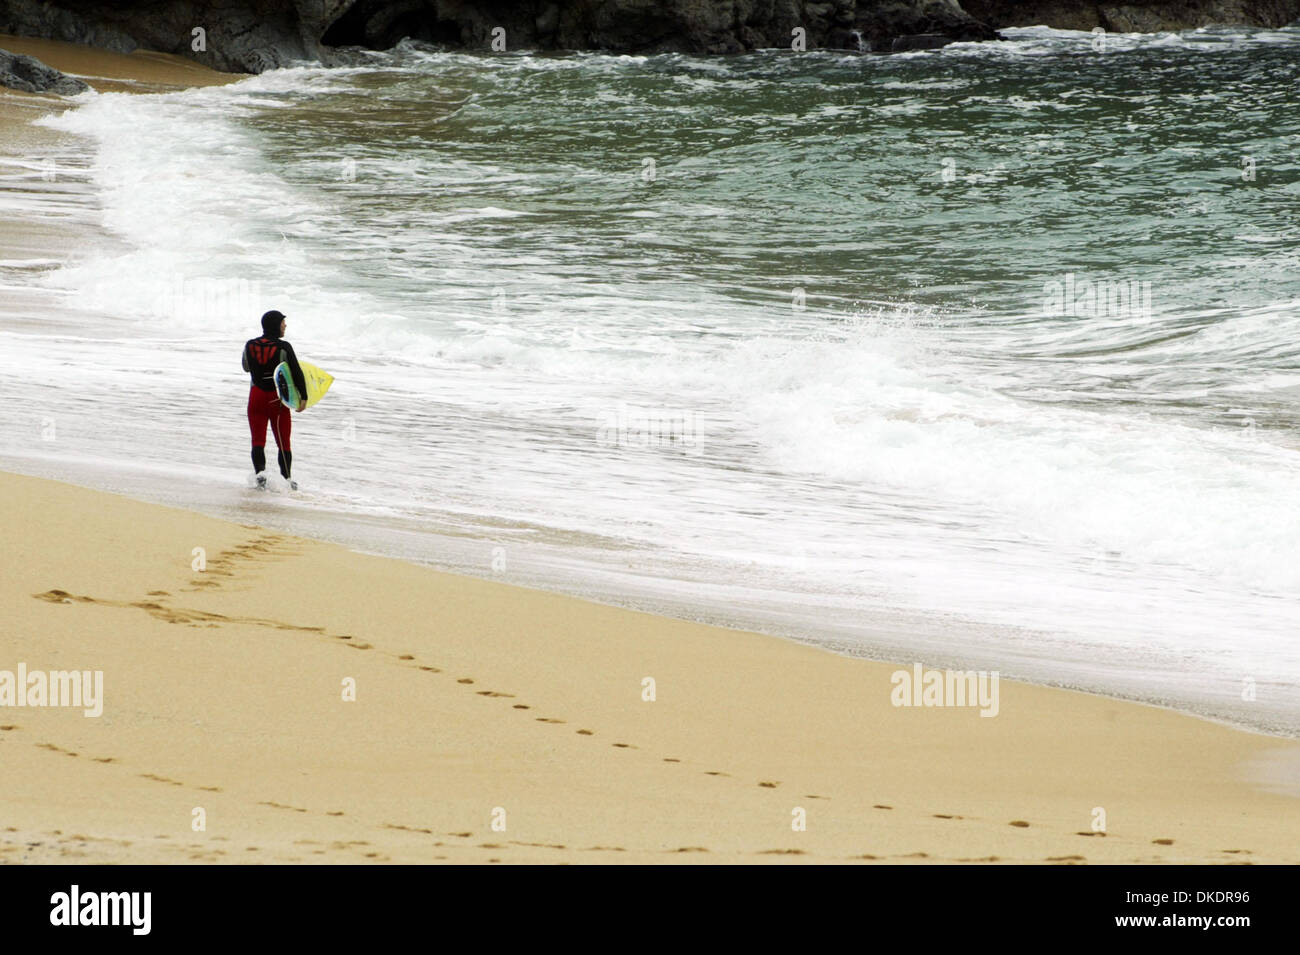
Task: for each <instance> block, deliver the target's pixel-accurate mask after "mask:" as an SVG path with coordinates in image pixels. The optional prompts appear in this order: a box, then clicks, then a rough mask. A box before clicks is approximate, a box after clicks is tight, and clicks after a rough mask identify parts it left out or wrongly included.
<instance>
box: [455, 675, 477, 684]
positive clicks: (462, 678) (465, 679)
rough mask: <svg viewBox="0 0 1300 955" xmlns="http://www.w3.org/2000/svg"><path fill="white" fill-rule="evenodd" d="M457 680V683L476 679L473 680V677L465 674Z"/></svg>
mask: <svg viewBox="0 0 1300 955" xmlns="http://www.w3.org/2000/svg"><path fill="white" fill-rule="evenodd" d="M456 682H457V683H473V682H474V681H473V680H471V679H470V678H469V677H467V676H463V677H461V678H460V679H459V680H457V681H456Z"/></svg>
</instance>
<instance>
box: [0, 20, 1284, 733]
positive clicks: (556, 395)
mask: <svg viewBox="0 0 1300 955" xmlns="http://www.w3.org/2000/svg"><path fill="white" fill-rule="evenodd" d="M1006 32H1007V36H1008V40H1007V41H1006V42H1002V43H986V44H974V43H959V44H953V45H951V46H948V47H946V48H944V49H942V50H939V51H925V52H917V53H906V54H898V55H892V56H870V55H867V56H862V55H855V54H848V53H838V52H815V53H793V52H789V51H780V50H771V51H760V52H755V53H751V54H745V55H738V56H730V57H714V58H698V57H691V56H685V55H677V54H665V55H656V56H611V55H601V54H590V53H587V54H567V55H558V54H554V55H552V54H548V55H540V54H532V55H530V54H495V55H494V54H468V53H455V52H444V51H439V50H438V49H436V48H433V47H429V46H425V45H422V44H415V43H409V42H407V43H404V44H402V45H401V46H399V47H398V48H397V49H395V50H392V51H388V52H384V53H372V54H368V55H367V56H366V57H365V58H364V61H363V62H360V63H359V64H358V65H356V66H353V67H348V68H336V69H325V68H319V67H312V66H304V67H301V68H293V69H286V70H279V71H275V72H271V73H266V74H263V75H261V76H257V77H252V78H249V79H246V80H243V81H241V82H238V83H235V84H232V85H229V86H221V87H210V88H202V89H192V90H187V91H185V92H178V93H168V94H160V95H142V96H134V95H128V94H112V93H105V94H99V93H87V94H83V95H82V96H81V97H79V99H78V104H79V105H78V107H77V108H76V109H74V110H70V111H68V112H66V113H64V114H62V115H60V116H53V117H49V118H47V119H45V120H42V121H41V122H42V124H43V125H45V126H47V127H49V128H51V129H52V130H54V131H56V132H58V133H59V134H60V135H59V137H57V140H55V141H54V142H55V144H54V145H51V146H50V147H49V148H48V150H46V151H45V152H43V153H40V154H30V155H25V156H22V157H19V158H14V157H9V158H8V159H5V160H4V161H3V163H2V164H0V210H3V215H4V217H5V218H7V219H12V218H17V219H20V220H22V221H27V222H32V223H41V222H49V223H62V224H65V225H66V224H73V225H76V226H77V227H79V228H84V229H85V230H86V234H87V235H88V236H89V238H88V239H87V241H85V242H80V243H78V244H77V245H76V246H75V247H74V248H69V249H68V250H67V253H66V254H65V255H62V256H55V257H42V258H30V259H12V260H8V261H2V262H0V300H3V299H5V298H6V297H7V298H9V300H10V302H11V303H16V302H21V303H22V305H21V307H19V306H18V305H13V304H11V307H10V308H8V309H7V310H2V312H0V342H2V343H3V344H2V345H0V356H2V357H0V409H2V413H0V462H2V463H3V466H4V467H6V468H7V469H10V470H19V471H25V472H28V473H33V474H43V475H48V476H54V477H61V478H63V479H65V480H74V481H76V482H78V483H83V484H88V485H91V486H95V487H102V488H106V489H109V490H116V491H120V492H124V493H129V494H132V495H135V496H138V497H143V498H146V499H149V500H155V501H160V502H163V503H168V504H173V505H175V506H181V507H190V508H195V509H198V510H202V511H205V512H207V513H211V514H214V515H216V516H220V517H226V518H230V519H234V520H238V521H240V522H242V523H257V524H261V525H264V526H268V527H275V528H278V529H282V530H286V531H290V532H295V533H301V534H307V535H310V536H316V537H323V538H326V539H330V540H336V541H339V542H340V543H343V544H346V545H348V546H351V547H354V548H356V549H360V550H365V551H369V552H375V553H385V554H391V555H394V556H398V557H402V558H406V559H410V560H417V561H421V562H424V563H428V564H430V565H433V566H436V567H441V568H445V569H450V570H454V571H458V572H462V573H469V574H475V575H478V576H485V577H495V578H497V579H502V580H506V581H509V582H514V583H519V584H523V585H526V586H532V587H541V588H546V589H554V590H560V591H564V592H568V593H575V594H579V595H582V596H587V597H590V598H592V599H597V600H602V601H607V602H613V603H619V604H623V605H627V606H633V607H638V608H642V609H647V610H655V611H659V612H665V613H671V614H673V615H677V616H683V617H689V618H691V619H699V620H706V621H709V622H714V623H723V624H728V625H733V626H743V627H749V628H756V629H760V630H764V631H767V632H772V633H776V634H780V635H783V636H787V637H792V638H795V639H800V640H805V641H811V642H815V643H818V644H821V645H824V646H827V647H829V648H832V649H835V650H838V651H840V652H846V653H853V654H859V655H863V656H869V657H873V658H878V659H886V660H892V661H896V662H901V663H908V664H910V663H911V662H912V661H922V662H924V663H925V664H927V665H930V666H935V665H938V666H954V667H960V668H971V669H982V670H997V671H999V672H1000V673H1001V674H1002V676H1003V677H1004V678H1013V677H1014V678H1021V679H1027V680H1031V681H1034V682H1039V683H1045V684H1049V685H1058V686H1069V687H1075V688H1079V689H1085V690H1090V691H1094V692H1100V693H1106V694H1110V695H1113V696H1117V697H1123V698H1131V699H1138V700H1144V701H1147V702H1151V703H1156V704H1159V705H1165V706H1172V707H1175V708H1178V709H1182V710H1187V711H1191V712H1196V713H1199V714H1202V715H1204V716H1208V717H1211V718H1215V719H1221V720H1226V721H1229V722H1232V723H1234V724H1237V725H1243V726H1248V727H1252V728H1254V729H1257V730H1261V731H1266V732H1272V733H1278V734H1283V735H1291V736H1294V735H1297V734H1300V507H1298V504H1300V439H1298V437H1297V431H1296V427H1297V423H1298V420H1300V404H1298V401H1300V311H1298V310H1297V307H1298V306H1300V153H1298V151H1297V145H1298V144H1300V111H1297V110H1296V109H1295V105H1294V101H1295V89H1296V84H1297V77H1298V74H1300V29H1295V28H1289V29H1284V30H1277V31H1268V30H1251V29H1206V30H1197V31H1194V32H1186V33H1180V34H1156V35H1131V36H1116V35H1112V36H1106V37H1096V36H1093V35H1092V34H1088V33H1075V32H1069V31H1061V30H1051V29H1047V28H1029V29H1017V30H1010V31H1006ZM270 308H277V309H280V310H281V311H283V312H284V313H285V314H286V315H287V316H288V330H287V332H286V337H287V338H288V339H289V340H290V341H291V342H292V343H293V344H294V346H295V348H296V350H297V352H298V354H299V355H300V356H301V357H302V358H303V359H304V360H307V361H311V362H313V363H315V364H318V365H320V366H322V367H324V368H326V369H327V370H328V371H330V372H331V373H332V374H334V375H335V376H336V379H337V380H336V382H335V384H334V386H333V390H332V391H331V392H330V394H329V395H328V396H327V398H326V399H325V400H324V401H322V402H321V404H319V405H318V406H316V407H315V408H313V409H311V410H310V411H308V412H306V413H304V414H302V415H301V416H298V417H296V418H295V422H294V435H293V441H294V452H295V464H294V472H295V473H294V476H295V477H296V478H297V480H298V481H299V483H300V484H301V485H302V490H301V491H300V492H299V493H298V494H296V495H290V494H288V493H285V492H283V491H281V490H277V491H275V492H274V493H270V494H266V493H260V492H257V491H255V490H253V489H251V488H250V487H249V475H250V472H251V464H250V459H249V456H248V434H247V423H246V421H245V417H244V404H245V400H246V394H247V387H248V385H247V375H245V374H244V373H243V372H242V371H241V369H240V365H239V352H240V349H241V347H242V344H243V342H244V341H245V340H246V339H248V338H251V337H255V336H256V335H257V334H259V333H260V332H259V327H258V317H259V316H260V314H261V312H262V311H264V310H266V309H270ZM24 309H25V311H24ZM123 546H129V542H124V543H123ZM192 546H194V542H189V541H185V542H178V560H182V559H183V560H184V561H186V562H188V560H189V556H188V555H189V552H190V548H191V547H192ZM432 625H434V624H433V623H431V626H432Z"/></svg>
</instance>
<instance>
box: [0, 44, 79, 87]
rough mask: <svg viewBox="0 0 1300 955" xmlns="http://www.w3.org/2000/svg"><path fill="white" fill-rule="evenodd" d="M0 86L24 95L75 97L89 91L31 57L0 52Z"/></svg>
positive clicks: (75, 80) (77, 82) (74, 80)
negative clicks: (45, 94) (19, 91)
mask: <svg viewBox="0 0 1300 955" xmlns="http://www.w3.org/2000/svg"><path fill="white" fill-rule="evenodd" d="M0 86H8V87H9V88H10V89H15V90H21V91H22V92H24V93H58V94H60V95H62V96H75V95H76V94H77V93H84V92H85V91H86V90H88V89H90V87H89V86H87V85H86V84H85V83H83V82H81V80H78V79H74V78H73V77H71V76H67V75H66V74H63V73H60V72H59V71H58V70H56V69H54V68H53V67H51V66H46V65H45V64H44V63H42V62H41V61H40V60H38V59H36V58H35V57H31V56H21V55H19V54H15V53H10V52H9V51H7V50H0Z"/></svg>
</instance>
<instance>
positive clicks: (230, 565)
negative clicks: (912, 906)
mask: <svg viewBox="0 0 1300 955" xmlns="http://www.w3.org/2000/svg"><path fill="white" fill-rule="evenodd" d="M245 526H246V525H245ZM249 529H252V528H249ZM297 553H298V551H297V550H296V549H294V548H293V547H292V546H286V544H285V538H283V537H281V536H279V535H275V534H263V535H261V536H258V537H255V538H253V539H252V540H251V541H247V542H245V543H243V544H241V545H238V546H236V547H234V548H232V549H230V550H227V551H223V552H221V553H220V554H218V556H217V557H215V558H213V559H211V560H208V561H207V564H206V568H205V570H204V571H202V572H201V573H200V574H198V575H197V576H195V577H193V578H191V579H190V581H189V584H190V586H188V587H185V588H182V591H183V592H186V591H188V592H199V591H210V590H214V589H218V590H219V589H221V587H222V586H223V584H224V582H225V581H228V580H230V579H232V578H234V576H235V570H234V568H235V567H236V565H237V564H238V563H240V562H242V561H257V560H263V559H266V558H284V557H290V556H293V555H295V554H297ZM32 596H33V597H35V598H36V599H37V600H44V601H47V602H50V603H89V604H97V605H101V606H111V607H119V608H131V609H136V610H143V611H145V612H146V613H148V614H149V615H150V616H152V617H154V618H156V619H159V620H162V621H164V622H166V623H172V624H182V625H185V626H191V627H221V626H225V625H228V624H240V625H252V626H260V627H267V628H269V629H273V630H279V631H293V632H298V633H303V634H311V635H317V636H321V637H325V638H326V639H331V640H338V641H341V642H342V643H343V645H344V646H347V647H350V648H351V649H354V650H363V651H364V650H373V649H375V648H374V646H373V644H370V643H366V642H364V641H360V640H357V639H356V638H355V637H354V636H353V635H352V634H330V633H327V632H326V630H325V628H324V627H310V626H302V625H298V624H290V623H285V622H283V621H278V620H269V619H265V618H259V617H232V616H227V615H224V614H218V613H212V612H209V611H201V610H195V609H187V608H180V607H172V606H168V605H167V603H166V600H167V599H168V598H170V596H171V594H170V593H169V592H168V591H165V590H151V591H149V592H148V593H147V594H146V595H145V596H146V598H151V599H143V600H138V601H118V600H103V599H99V598H95V597H89V596H84V595H76V594H71V593H68V592H67V591H64V590H59V589H52V590H48V591H45V592H44V593H39V594H33V595H32ZM379 653H380V654H382V655H384V656H389V657H392V658H393V659H394V660H395V661H396V662H397V664H398V665H399V666H407V667H412V668H414V669H416V670H419V671H421V672H425V673H433V674H441V673H443V672H444V670H443V668H442V667H437V666H432V665H430V664H428V663H421V662H420V661H418V660H417V659H416V657H415V656H414V655H413V654H410V653H401V654H396V653H391V652H388V651H384V650H380V651H379ZM456 683H457V684H458V685H462V686H465V687H467V688H474V687H477V685H478V684H477V683H476V681H475V679H474V678H473V677H468V676H466V677H459V678H457V679H456ZM470 692H473V693H474V694H476V695H477V696H482V697H485V698H487V699H503V700H515V699H517V697H516V695H515V694H513V693H507V692H503V691H499V690H487V689H470ZM510 705H511V708H512V709H514V710H518V711H521V714H522V713H524V712H531V710H532V707H531V706H530V705H529V704H527V703H522V702H516V703H511V704H510ZM532 719H533V720H534V721H535V722H537V723H543V724H549V725H554V726H561V725H567V721H566V720H563V719H560V718H558V717H554V716H533V717H532ZM18 728H19V727H17V726H12V725H10V726H0V732H7V731H13V730H16V729H18ZM574 732H575V734H576V735H578V736H585V737H595V736H596V732H595V731H594V730H591V729H587V728H585V727H580V728H577V729H575V731H574ZM0 740H3V737H0ZM35 745H37V746H38V747H40V748H42V749H47V750H50V751H52V752H56V753H61V754H63V755H66V756H71V757H77V756H79V754H78V753H75V752H70V751H68V750H64V749H61V748H60V747H58V746H56V745H55V744H53V743H37V744H35ZM610 746H611V747H613V748H616V749H627V750H636V749H639V748H640V747H637V746H635V745H634V744H632V743H628V742H623V741H613V742H611V743H610ZM89 758H91V759H93V760H94V761H95V762H98V763H117V762H118V760H117V759H116V758H115V757H112V756H109V757H89ZM660 761H661V762H664V763H676V764H681V763H682V762H683V761H682V760H681V759H680V758H678V757H674V756H664V757H660ZM702 772H703V773H704V774H705V775H707V776H714V777H718V778H725V779H731V778H734V777H732V776H731V774H730V773H727V772H723V771H722V770H717V769H707V770H702ZM139 776H140V778H142V779H148V780H150V781H152V782H157V783H161V784H164V785H169V786H180V787H186V786H187V784H186V783H183V782H180V781H178V780H174V779H168V778H165V777H162V776H158V775H156V774H153V773H142V774H139ZM756 785H757V786H758V787H759V788H762V789H772V790H775V789H778V788H779V787H780V785H781V783H780V781H776V780H759V781H757V784H756ZM188 788H191V789H196V790H200V791H203V792H221V791H222V790H221V789H220V787H217V786H188ZM803 798H804V799H819V800H827V799H830V797H829V796H823V795H816V794H805V795H804V796H803ZM257 805H261V806H266V807H268V808H272V809H281V810H286V811H291V812H296V813H309V812H311V810H309V809H306V808H303V807H300V806H290V805H286V804H283V803H279V802H276V801H274V800H260V801H259V802H258V803H257ZM872 808H874V809H878V810H891V809H893V807H892V806H887V805H882V804H876V805H874V806H873V807H872ZM324 815H327V816H334V817H337V816H342V815H344V813H343V812H342V811H341V810H332V811H326V812H325V813H324ZM930 815H931V817H932V818H935V819H944V820H964V819H966V818H967V817H964V816H960V815H955V814H950V813H931V814H930ZM971 821H977V820H975V818H974V817H972V820H971ZM1008 824H1009V825H1011V826H1013V827H1016V828H1029V827H1030V823H1029V822H1027V821H1025V820H1021V819H1016V820H1012V821H1010V822H1009V823H1008ZM377 828H379V829H386V830H394V831H401V832H410V833H416V834H419V835H428V836H433V835H435V833H434V832H433V830H431V829H427V828H418V827H413V826H406V825H400V824H396V823H383V824H382V825H380V826H378V827H377ZM446 835H448V836H451V837H453V838H457V839H469V838H472V836H473V833H472V832H455V833H446ZM1076 835H1079V836H1086V837H1104V836H1105V835H1106V833H1104V832H1083V831H1081V832H1078V833H1076ZM158 838H165V837H164V836H159V837H158ZM213 838H214V839H220V838H221V837H213ZM1152 843H1153V844H1154V845H1160V846H1169V845H1173V843H1174V840H1172V839H1165V838H1161V839H1154V840H1152ZM295 844H299V845H313V844H315V843H314V842H313V840H299V841H298V842H297V843H295ZM354 845H356V846H362V847H364V846H367V845H369V843H366V842H357V841H355V840H354V841H352V842H335V843H332V844H331V848H343V847H350V846H354ZM433 845H434V846H435V847H443V846H445V845H447V844H446V843H443V842H435V843H434V844H433ZM508 845H517V846H526V847H533V848H550V849H565V848H567V847H566V846H563V845H556V844H552V843H536V842H521V841H518V840H510V841H509V842H508ZM196 848H201V847H200V846H196ZM478 848H481V849H491V850H498V849H506V848H507V844H499V843H481V844H479V846H478ZM247 851H250V852H252V851H258V850H257V847H253V846H250V847H248V848H247ZM325 851H326V850H324V849H313V850H312V852H313V854H317V855H319V854H323V853H324V852H325ZM582 851H586V852H626V851H628V850H627V849H626V848H625V847H622V846H591V847H589V848H586V849H583V850H582ZM664 851H666V852H668V853H672V854H681V853H697V852H698V853H707V852H709V850H708V849H707V848H705V847H702V846H683V847H681V848H678V849H669V850H664ZM1220 851H1221V852H1223V853H1224V854H1227V855H1249V854H1250V850H1247V849H1223V850H1220ZM217 854H218V855H220V854H223V853H217ZM756 854H757V855H789V856H795V855H806V854H807V853H806V852H805V851H804V850H802V849H765V850H761V851H759V852H758V853H756ZM200 855H202V853H201V854H200ZM365 855H366V857H367V858H372V859H376V860H377V861H383V860H384V859H385V858H386V857H381V853H378V852H368V853H365ZM192 858H199V856H198V855H196V856H193V857H192ZM435 858H437V859H445V858H446V856H445V855H444V856H435ZM847 858H848V859H850V860H875V859H881V858H884V857H880V856H875V855H871V854H862V855H854V856H848V857H847ZM893 858H900V859H907V858H919V859H928V858H930V856H929V855H928V854H927V853H924V852H913V853H908V854H905V855H897V856H894V857H893ZM0 861H2V860H0ZM488 861H489V862H499V861H501V860H500V859H497V858H493V859H489V860H488ZM936 861H940V860H936ZM947 861H953V862H998V861H1002V860H1000V859H999V857H998V856H984V857H980V858H962V859H952V860H947ZM1042 861H1045V862H1052V863H1064V864H1074V863H1076V862H1086V861H1087V860H1086V858H1085V857H1084V856H1082V855H1073V854H1071V855H1063V856H1048V857H1047V858H1045V859H1044V860H1042Z"/></svg>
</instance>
